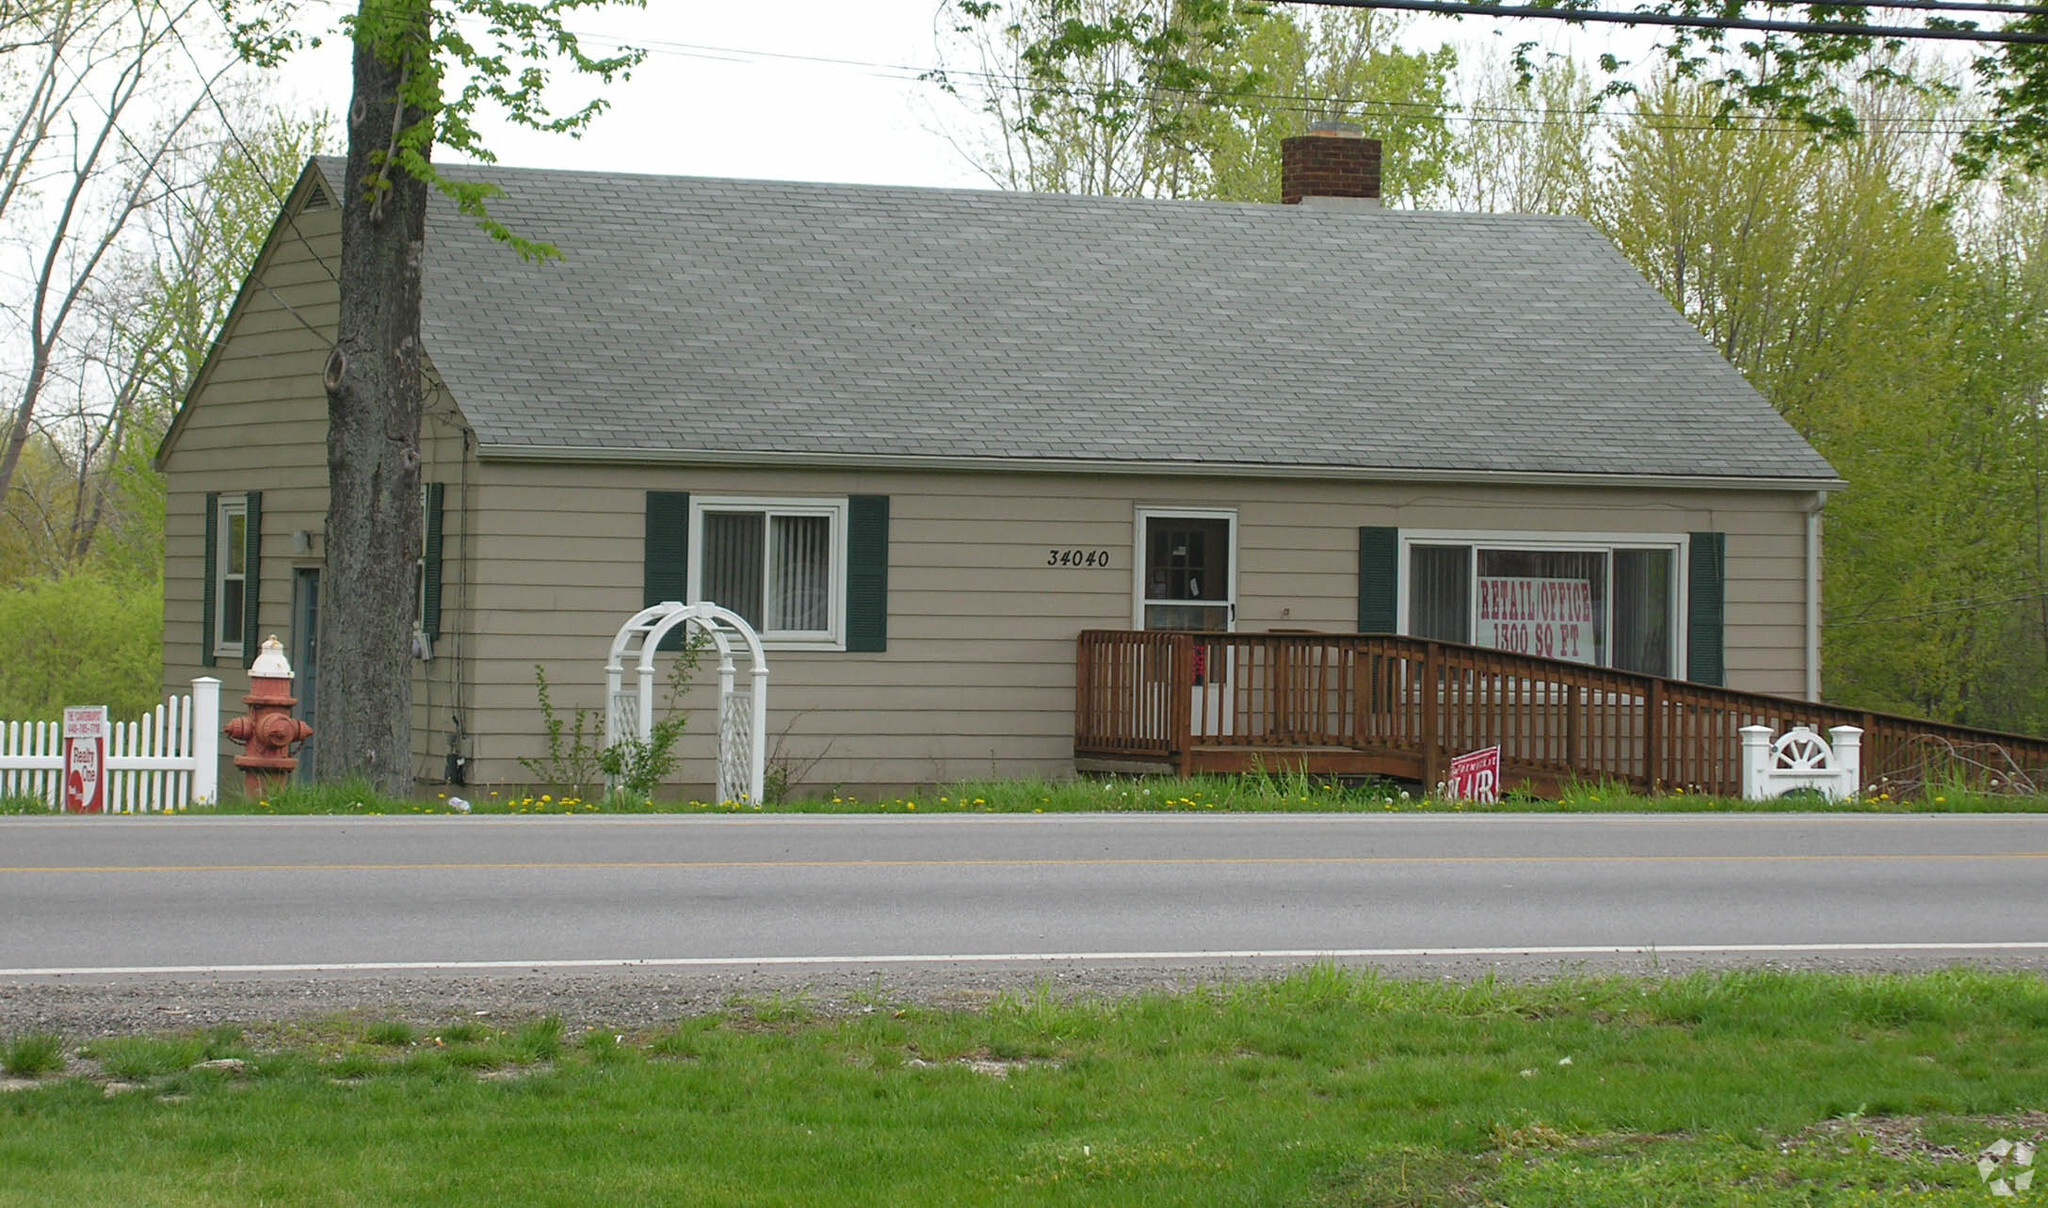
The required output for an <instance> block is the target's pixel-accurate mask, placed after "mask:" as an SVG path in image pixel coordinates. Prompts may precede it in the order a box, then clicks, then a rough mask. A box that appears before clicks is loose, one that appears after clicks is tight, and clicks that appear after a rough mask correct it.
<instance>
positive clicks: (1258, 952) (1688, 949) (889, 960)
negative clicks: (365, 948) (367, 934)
mask: <svg viewBox="0 0 2048 1208" xmlns="http://www.w3.org/2000/svg"><path fill="white" fill-rule="evenodd" d="M2043 951H2048V940H2010V941H1990V942H1964V943H1952V944H1949V943H1847V944H1639V945H1634V944H1625V945H1606V944H1586V945H1565V946H1548V947H1505V948H1244V949H1231V950H1222V951H1201V950H1192V951H1184V952H955V953H944V954H939V953H932V954H902V953H892V954H883V955H869V956H676V957H618V958H608V959H607V958H600V959H592V960H525V961H350V962H335V963H331V964H317V963H316V964H295V965H105V966H81V967H76V968H43V969H0V978H7V977H130V976H137V977H178V976H199V975H210V974H264V973H413V972H452V973H465V972H476V973H488V972H498V971H509V970H514V969H525V970H529V971H539V970H544V969H564V970H566V969H707V968H732V967H735V966H741V965H754V966H787V965H825V966H836V965H985V964H1039V963H1043V964H1060V963H1073V962H1080V961H1183V962H1185V961H1240V960H1396V959H1401V958H1407V957H1436V958H1444V959H1456V958H1461V957H1510V956H1539V957H1548V956H1556V957H1572V956H1703V955H1722V954H1726V955H1751V956H1767V955H1774V954H1792V953H1808V954H1812V953H1820V954H1829V953H1855V952H1898V953H1906V952H2043Z"/></svg>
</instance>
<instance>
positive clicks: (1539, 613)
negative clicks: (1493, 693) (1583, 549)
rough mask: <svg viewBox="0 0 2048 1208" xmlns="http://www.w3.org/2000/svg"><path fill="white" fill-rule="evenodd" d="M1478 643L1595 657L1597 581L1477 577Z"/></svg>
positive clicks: (1581, 659) (1578, 659) (1583, 659)
mask: <svg viewBox="0 0 2048 1208" xmlns="http://www.w3.org/2000/svg"><path fill="white" fill-rule="evenodd" d="M1474 628H1475V632H1474V633H1473V635H1472V642H1473V645H1475V646H1491V647H1492V648H1493V649H1495V650H1507V651H1512V652H1513V653H1515V654H1535V655H1541V656H1542V657H1544V658H1547V659H1569V660H1571V661H1572V662H1574V663H1590V662H1592V661H1593V638H1594V634H1595V632H1596V630H1595V629H1594V621H1593V585H1592V584H1591V583H1588V582H1587V581H1586V580H1584V579H1525V578H1513V577H1508V576H1505V575H1481V576H1480V578H1479V623H1478V625H1477V626H1475V627H1474Z"/></svg>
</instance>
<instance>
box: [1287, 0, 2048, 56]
mask: <svg viewBox="0 0 2048 1208" xmlns="http://www.w3.org/2000/svg"><path fill="white" fill-rule="evenodd" d="M1289 3H1294V4H1305V5H1312V6H1316V7H1322V8H1354V9H1355V8H1365V9H1383V10H1384V9H1391V10H1395V11H1399V12H1413V13H1439V14H1445V15H1448V16H1455V17H1470V16H1478V17H1541V18H1545V19H1548V20H1555V21H1570V22H1573V23H1574V24H1576V23H1578V22H1582V21H1594V22H1603V23H1606V24H1610V25H1663V26H1670V27H1675V28H1679V29H1712V30H1754V31H1757V32H1762V33H1788V34H1821V35H1826V36H1830V37H1852V38H1884V39H1886V40H1892V39H1897V40H1900V41H1909V42H1911V41H1926V40H1937V41H1951V42H1992V43H2002V44H2026V45H2048V32H2039V33H2036V32H2034V31H2031V30H2013V29H1995V30H1993V29H1978V28H1976V27H1974V26H1965V25H1963V24H1962V23H1957V24H1955V25H1864V24H1861V23H1859V22H1855V21H1771V20H1764V19H1761V18H1754V17H1693V16H1685V15H1682V14H1679V13H1659V12H1644V11H1642V10H1640V9H1636V10H1628V11H1619V10H1615V9H1604V8H1562V7H1560V8H1550V7H1545V6H1541V5H1536V4H1490V3H1484V2H1478V0H1473V2H1467V0H1289ZM1864 7H1865V9H1866V11H1867V10H1868V9H1869V8H1882V7H1886V6H1884V5H1868V6H1864Z"/></svg>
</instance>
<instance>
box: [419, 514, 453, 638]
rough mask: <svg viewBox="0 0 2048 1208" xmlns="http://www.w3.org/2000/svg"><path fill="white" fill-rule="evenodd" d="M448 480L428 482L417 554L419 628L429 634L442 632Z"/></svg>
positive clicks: (437, 634)
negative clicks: (422, 535)
mask: <svg viewBox="0 0 2048 1208" xmlns="http://www.w3.org/2000/svg"><path fill="white" fill-rule="evenodd" d="M446 494H447V484H446V483H440V482H430V483H428V484H427V503H426V508H427V515H426V533H427V536H426V541H425V542H424V544H423V545H422V547H421V550H420V556H421V561H422V563H423V564H424V565H422V566H421V568H420V570H421V574H422V576H423V578H422V582H421V584H420V628H421V629H422V630H423V631H425V633H426V635H427V636H428V637H430V638H438V637H440V636H441V504H442V501H443V499H444V497H445V496H446Z"/></svg>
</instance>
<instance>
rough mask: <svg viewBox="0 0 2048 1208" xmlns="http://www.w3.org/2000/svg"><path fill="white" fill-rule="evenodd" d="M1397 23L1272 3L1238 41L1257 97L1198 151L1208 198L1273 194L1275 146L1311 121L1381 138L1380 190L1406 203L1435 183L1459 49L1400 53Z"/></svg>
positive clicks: (1439, 180)
mask: <svg viewBox="0 0 2048 1208" xmlns="http://www.w3.org/2000/svg"><path fill="white" fill-rule="evenodd" d="M1403 28H1404V23H1403V22H1402V21H1400V20H1399V19H1398V18H1396V17H1393V16H1391V15H1389V14H1387V13H1381V12H1373V11H1371V10H1364V11H1356V12H1343V13H1327V12H1326V13H1317V14H1297V13H1295V12H1291V11H1288V10H1284V9H1274V10H1270V11H1269V12H1267V13H1266V14H1265V15H1264V16H1263V17H1261V18H1260V19H1259V20H1258V22H1257V23H1256V25H1254V27H1253V28H1252V30H1251V32H1250V34H1249V35H1248V36H1247V37H1246V38H1245V39H1244V42H1243V44H1242V49H1241V53H1242V56H1243V62H1244V64H1245V66H1246V67H1247V68H1248V69H1249V70H1250V71H1251V72H1252V73H1254V75H1255V76H1256V78H1257V79H1259V80H1260V81H1261V82H1262V83H1261V90H1262V95H1260V96H1258V97H1256V98H1251V101H1252V102H1253V103H1247V104H1245V105H1244V106H1242V107H1241V109H1240V111H1239V112H1237V113H1235V114H1232V115H1230V116H1231V119H1232V120H1229V121H1221V122H1218V123H1217V126H1216V129H1215V130H1214V132H1213V134H1212V135H1211V136H1210V139H1209V142H1208V145H1207V146H1206V147H1205V148H1203V152H1204V156H1205V158H1206V160H1207V163H1208V166H1209V172H1208V188H1207V190H1206V192H1205V195H1206V196H1208V197H1211V198H1214V199H1216V200H1219V201H1272V200H1275V199H1277V198H1278V197H1279V196H1280V143H1281V140H1283V139H1286V138H1291V137H1293V136H1295V135H1299V134H1306V133H1307V132H1308V129H1309V126H1310V125H1311V124H1312V123H1315V122H1320V121H1348V122H1355V123H1358V124H1360V125H1363V126H1366V127H1367V128H1368V129H1369V130H1370V131H1371V133H1372V135H1373V137H1375V138H1377V139H1379V140H1380V180H1381V191H1382V193H1383V194H1384V195H1385V197H1386V198H1387V199H1388V200H1389V201H1396V202H1400V201H1408V202H1412V201H1414V200H1416V199H1417V198H1419V197H1422V196H1426V195H1428V194H1429V193H1430V192H1432V191H1433V190H1435V189H1437V188H1438V187H1440V186H1441V185H1442V184H1443V182H1444V180H1445V175H1446V169H1447V166H1448V163H1449V161H1450V158H1451V150H1452V137H1451V128H1450V124H1449V122H1447V121H1446V120H1445V114H1446V112H1447V111H1448V109H1449V106H1450V87H1451V79H1452V74H1453V72H1454V71H1455V69H1456V67H1457V54H1456V52H1455V51H1453V50H1452V49H1451V48H1450V47H1449V46H1439V47H1438V48H1436V49H1435V50H1433V51H1414V50H1407V49H1404V48H1403V47H1402V46H1401V45H1400V43H1399V41H1398V38H1399V37H1400V34H1401V31H1402V30H1403Z"/></svg>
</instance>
